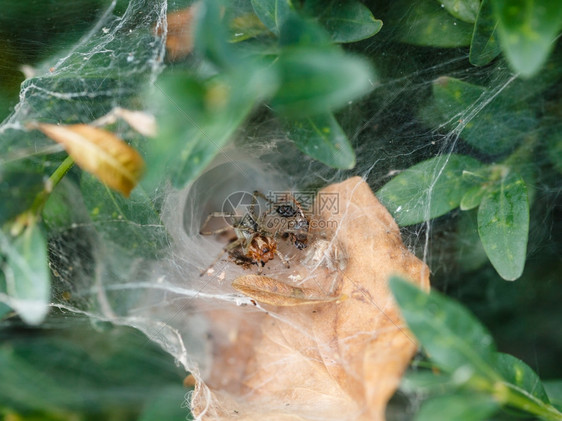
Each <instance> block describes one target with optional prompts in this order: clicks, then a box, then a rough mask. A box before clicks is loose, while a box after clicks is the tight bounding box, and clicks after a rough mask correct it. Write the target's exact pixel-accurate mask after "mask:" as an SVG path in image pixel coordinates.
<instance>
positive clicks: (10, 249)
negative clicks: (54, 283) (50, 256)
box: [0, 222, 51, 325]
mask: <svg viewBox="0 0 562 421" xmlns="http://www.w3.org/2000/svg"><path fill="white" fill-rule="evenodd" d="M0 250H1V252H2V254H3V255H4V256H5V259H6V262H5V264H4V267H3V270H4V279H5V281H6V293H7V295H8V297H9V302H8V303H7V304H8V305H9V306H10V307H12V308H13V309H14V310H15V311H16V312H17V313H18V314H19V316H20V317H21V318H22V319H23V320H24V321H25V322H26V323H28V324H32V325H36V324H39V323H41V322H42V321H43V319H44V318H45V315H46V314H47V311H48V309H49V298H50V295H51V282H50V275H49V267H48V262H47V242H46V240H45V238H44V236H43V234H42V233H41V229H40V227H39V226H38V224H37V223H36V222H33V223H31V224H30V225H29V226H27V227H26V228H25V229H24V230H23V231H22V232H21V233H19V235H17V236H16V237H15V238H11V236H10V235H9V234H6V233H4V232H0Z"/></svg>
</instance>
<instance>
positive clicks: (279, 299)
mask: <svg viewBox="0 0 562 421" xmlns="http://www.w3.org/2000/svg"><path fill="white" fill-rule="evenodd" d="M232 287H233V288H234V289H235V290H237V291H240V292H241V293H243V294H245V295H247V296H248V297H251V298H253V299H255V300H256V301H259V302H261V303H265V304H270V305H274V306H299V305H305V304H319V303H327V302H332V301H337V300H341V299H342V298H343V297H341V296H336V297H334V296H326V295H324V296H322V295H319V294H318V291H317V290H315V289H312V288H300V287H296V286H292V285H288V284H286V283H284V282H281V281H278V280H277V279H273V278H269V277H267V276H260V275H246V276H241V277H239V278H237V279H235V280H234V282H233V283H232Z"/></svg>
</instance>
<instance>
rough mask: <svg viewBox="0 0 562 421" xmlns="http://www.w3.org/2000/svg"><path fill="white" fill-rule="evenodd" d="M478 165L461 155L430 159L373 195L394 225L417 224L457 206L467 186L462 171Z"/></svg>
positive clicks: (397, 177) (408, 170)
mask: <svg viewBox="0 0 562 421" xmlns="http://www.w3.org/2000/svg"><path fill="white" fill-rule="evenodd" d="M480 166H481V164H480V162H478V161H477V160H475V159H474V158H471V157H469V156H464V155H455V154H453V155H447V156H443V157H436V158H431V159H428V160H427V161H423V162H420V163H419V164H416V165H414V166H413V167H410V168H408V169H407V170H405V171H403V172H402V173H400V174H398V175H397V176H396V177H394V178H393V179H392V180H390V181H389V182H388V183H386V184H385V185H384V186H383V187H382V188H381V189H380V190H379V191H378V192H377V193H376V195H377V197H378V199H379V200H380V201H381V202H382V204H383V205H384V206H386V208H387V209H388V210H389V212H390V213H391V214H392V216H393V217H394V219H395V220H396V222H397V223H398V225H400V226H406V225H412V224H418V223H420V222H423V221H428V220H430V219H432V218H436V217H438V216H441V215H444V214H445V213H447V212H449V211H450V210H452V209H455V208H456V207H458V206H459V204H460V201H461V198H462V197H463V195H464V193H465V192H466V191H467V190H468V188H469V187H470V186H471V183H468V182H466V181H465V180H464V179H463V177H462V173H463V171H465V170H474V169H476V168H479V167H480Z"/></svg>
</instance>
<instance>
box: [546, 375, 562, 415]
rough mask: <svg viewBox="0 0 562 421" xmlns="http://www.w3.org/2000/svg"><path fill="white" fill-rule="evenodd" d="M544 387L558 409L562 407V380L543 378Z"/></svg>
mask: <svg viewBox="0 0 562 421" xmlns="http://www.w3.org/2000/svg"><path fill="white" fill-rule="evenodd" d="M543 385H544V388H545V389H546V393H547V395H548V398H549V400H550V402H552V404H553V405H556V406H557V407H558V409H561V408H562V380H545V381H544V382H543Z"/></svg>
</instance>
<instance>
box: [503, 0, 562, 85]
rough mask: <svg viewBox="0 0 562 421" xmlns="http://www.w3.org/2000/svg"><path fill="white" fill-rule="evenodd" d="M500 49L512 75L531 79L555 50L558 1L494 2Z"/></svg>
mask: <svg viewBox="0 0 562 421" xmlns="http://www.w3.org/2000/svg"><path fill="white" fill-rule="evenodd" d="M492 5H493V6H494V13H495V16H496V19H497V20H498V21H499V24H498V32H499V35H500V43H501V46H502V50H503V52H504V54H505V56H506V57H507V60H508V61H509V63H510V64H511V67H512V68H513V69H514V70H515V72H517V73H520V74H521V76H523V77H531V76H533V75H534V74H536V73H537V72H538V71H539V69H540V68H541V67H542V65H543V64H544V62H545V61H546V59H547V58H548V55H549V54H550V51H551V50H552V48H553V47H554V44H555V39H556V36H557V35H558V32H559V31H560V26H561V25H562V7H560V2H559V1H557V0H493V1H492Z"/></svg>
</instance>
